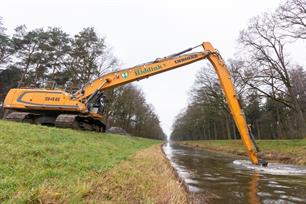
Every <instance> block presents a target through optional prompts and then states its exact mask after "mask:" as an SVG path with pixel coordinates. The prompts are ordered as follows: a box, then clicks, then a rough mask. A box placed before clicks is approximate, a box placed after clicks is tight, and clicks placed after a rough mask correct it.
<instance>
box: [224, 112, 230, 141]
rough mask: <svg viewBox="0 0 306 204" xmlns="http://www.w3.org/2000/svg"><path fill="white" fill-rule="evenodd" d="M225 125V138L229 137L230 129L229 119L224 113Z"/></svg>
mask: <svg viewBox="0 0 306 204" xmlns="http://www.w3.org/2000/svg"><path fill="white" fill-rule="evenodd" d="M225 125H226V133H227V139H229V140H230V139H231V129H230V119H229V116H228V115H225Z"/></svg>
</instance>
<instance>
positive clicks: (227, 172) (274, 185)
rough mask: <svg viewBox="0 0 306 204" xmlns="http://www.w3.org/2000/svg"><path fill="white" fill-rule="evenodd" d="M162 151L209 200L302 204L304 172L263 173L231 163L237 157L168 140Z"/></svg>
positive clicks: (305, 186)
mask: <svg viewBox="0 0 306 204" xmlns="http://www.w3.org/2000/svg"><path fill="white" fill-rule="evenodd" d="M164 151H165V153H166V155H167V157H168V158H169V159H170V161H171V163H172V165H173V166H174V168H176V169H177V171H178V174H179V176H180V177H182V178H183V179H184V180H185V182H186V183H187V185H188V188H189V190H190V191H191V192H194V193H196V194H199V195H203V194H205V196H206V197H209V203H251V204H253V203H254V204H257V203H306V175H294V176H288V175H272V174H266V173H264V172H261V171H256V170H254V169H247V168H243V167H242V166H239V165H235V164H233V161H234V160H235V159H237V156H235V157H231V156H228V155H226V156H225V155H223V154H220V153H212V152H208V151H203V150H194V149H191V148H187V147H182V146H179V145H176V144H171V143H167V144H166V145H164ZM199 203H201V202H199Z"/></svg>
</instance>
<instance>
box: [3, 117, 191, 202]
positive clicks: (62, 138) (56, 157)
mask: <svg viewBox="0 0 306 204" xmlns="http://www.w3.org/2000/svg"><path fill="white" fill-rule="evenodd" d="M160 143H161V142H160V141H155V140H148V139H141V138H136V137H127V136H119V135H112V134H101V133H94V132H83V131H75V130H70V129H58V128H52V127H45V126H37V125H30V124H21V123H13V122H8V121H0V203H6V202H7V203H90V202H91V203H101V202H104V201H105V202H107V201H110V202H112V201H114V202H119V203H126V202H128V203H130V202H132V203H135V202H146V201H152V202H159V201H161V202H163V201H165V202H168V201H172V200H173V201H174V202H175V201H177V200H184V199H185V197H186V195H185V192H184V191H183V189H182V187H181V186H180V185H178V184H177V183H176V179H175V176H174V174H173V172H171V168H170V167H169V165H168V163H167V161H166V160H165V159H164V158H163V155H162V152H161V150H160ZM165 189H166V190H168V192H167V191H166V192H163V190H165Z"/></svg>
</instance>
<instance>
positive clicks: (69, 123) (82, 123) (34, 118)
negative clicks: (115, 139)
mask: <svg viewBox="0 0 306 204" xmlns="http://www.w3.org/2000/svg"><path fill="white" fill-rule="evenodd" d="M3 119H6V120H10V121H16V122H24V123H31V124H41V125H48V126H55V127H61V128H72V129H78V130H89V131H96V132H105V129H106V126H105V124H104V122H102V121H101V120H100V119H97V118H94V117H92V116H90V115H82V114H73V113H66V114H59V115H58V114H54V113H48V112H46V113H42V112H39V113H38V112H37V113H36V112H24V111H18V110H4V114H3Z"/></svg>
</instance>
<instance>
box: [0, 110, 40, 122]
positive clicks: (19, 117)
mask: <svg viewBox="0 0 306 204" xmlns="http://www.w3.org/2000/svg"><path fill="white" fill-rule="evenodd" d="M35 116H36V115H35V114H33V113H29V112H17V111H16V112H11V113H8V114H7V115H5V116H4V117H5V119H6V120H11V121H16V122H28V123H33V122H34V120H33V119H34V118H35Z"/></svg>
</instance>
